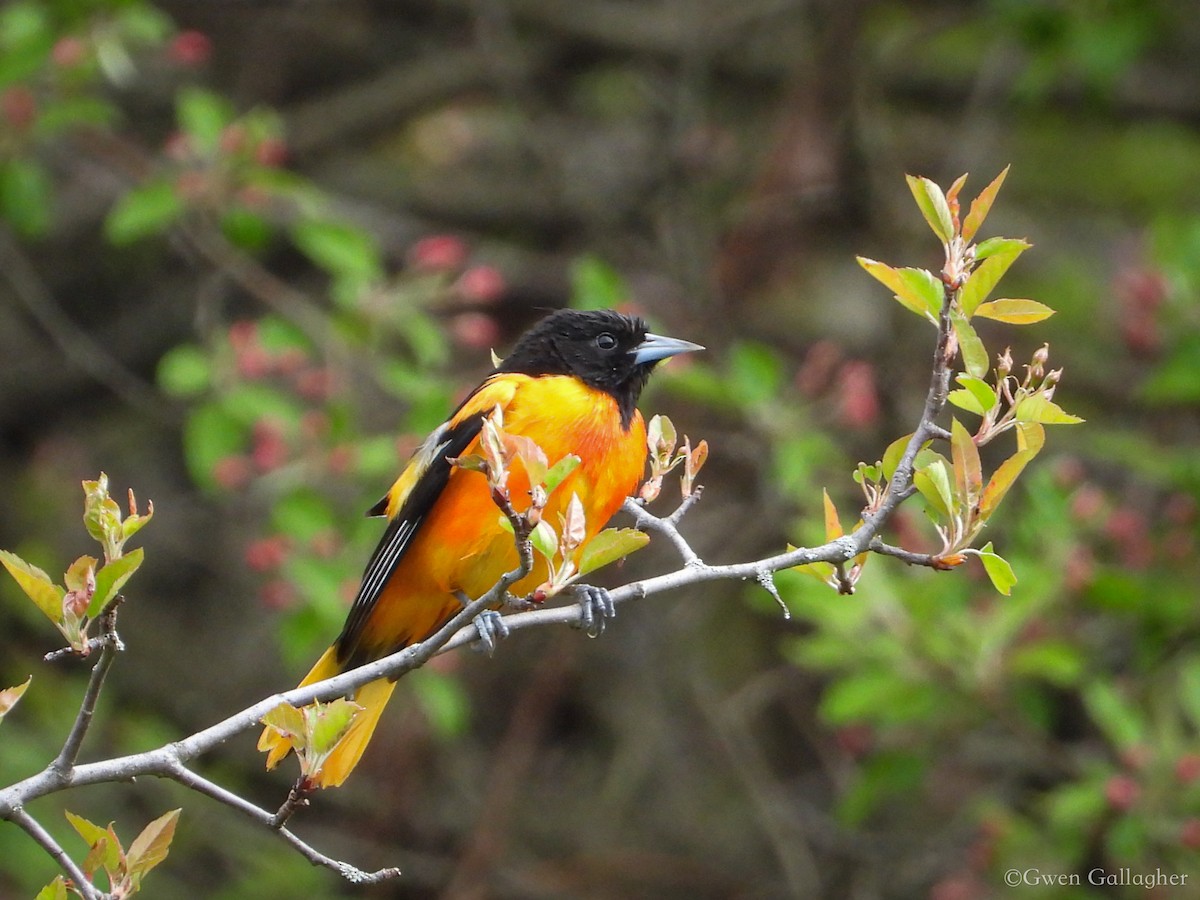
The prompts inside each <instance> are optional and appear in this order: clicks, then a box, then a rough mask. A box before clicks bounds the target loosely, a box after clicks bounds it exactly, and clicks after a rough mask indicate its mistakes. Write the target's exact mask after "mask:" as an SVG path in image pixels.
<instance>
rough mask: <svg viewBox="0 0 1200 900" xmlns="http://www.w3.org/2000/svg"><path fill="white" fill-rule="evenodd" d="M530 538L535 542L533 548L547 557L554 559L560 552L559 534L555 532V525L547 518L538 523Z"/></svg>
mask: <svg viewBox="0 0 1200 900" xmlns="http://www.w3.org/2000/svg"><path fill="white" fill-rule="evenodd" d="M529 540H530V541H532V542H533V549H535V550H536V551H537V552H538V553H540V554H542V556H544V557H546V559H554V557H555V555H556V554H557V553H558V535H557V534H555V533H554V526H552V525H551V524H550V523H549V522H547V521H546V520H545V519H542V520H541V521H540V522H538V523H537V525H536V526H535V527H534V529H533V532H532V533H531V534H530V535H529Z"/></svg>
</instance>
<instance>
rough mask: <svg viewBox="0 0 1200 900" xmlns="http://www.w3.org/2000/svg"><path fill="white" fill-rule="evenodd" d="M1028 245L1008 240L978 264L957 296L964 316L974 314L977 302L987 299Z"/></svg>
mask: <svg viewBox="0 0 1200 900" xmlns="http://www.w3.org/2000/svg"><path fill="white" fill-rule="evenodd" d="M1030 246H1032V245H1031V244H1029V243H1028V242H1027V241H1021V240H1012V241H1009V242H1008V243H1007V244H1006V245H1005V246H1004V247H1003V248H1002V249H997V250H996V251H995V252H993V253H990V254H989V255H988V257H987V258H986V259H985V260H984V261H983V262H981V263H980V264H979V267H978V268H976V269H975V271H974V272H972V273H971V277H970V278H968V279H967V283H966V284H964V285H963V289H962V294H961V295H960V296H959V301H958V302H959V305H960V307H961V308H962V311H963V315H964V316H966V317H967V318H968V319H969V318H971V316H973V315H975V310H976V309H978V308H979V304H980V303H982V302H983V301H984V300H986V299H987V295H988V294H990V293H991V292H992V288H994V287H995V286H996V285H997V284H998V283H999V281H1000V279H1001V278H1002V277H1003V276H1004V273H1005V272H1007V271H1008V269H1009V266H1011V265H1012V264H1013V263H1014V262H1016V260H1017V257H1018V256H1020V255H1021V254H1022V253H1024V252H1025V251H1026V250H1027V249H1029V247H1030ZM976 258H978V255H976Z"/></svg>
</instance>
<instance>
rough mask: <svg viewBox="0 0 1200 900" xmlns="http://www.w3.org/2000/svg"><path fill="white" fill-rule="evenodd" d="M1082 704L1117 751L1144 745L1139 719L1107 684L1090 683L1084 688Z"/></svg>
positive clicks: (1135, 712)
mask: <svg viewBox="0 0 1200 900" xmlns="http://www.w3.org/2000/svg"><path fill="white" fill-rule="evenodd" d="M1083 705H1084V706H1085V707H1086V708H1087V711H1088V715H1090V716H1091V717H1092V721H1094V722H1095V723H1096V724H1097V725H1098V726H1099V727H1100V730H1101V731H1103V732H1104V734H1105V736H1106V737H1107V738H1108V739H1109V740H1110V741H1111V742H1112V743H1113V744H1114V745H1115V746H1116V747H1117V748H1118V749H1127V748H1129V747H1133V746H1135V745H1137V744H1141V743H1144V742H1145V738H1146V734H1145V732H1146V727H1145V723H1144V722H1143V721H1142V717H1141V716H1140V715H1139V714H1138V711H1137V709H1136V707H1134V706H1133V704H1131V703H1130V702H1129V701H1128V700H1126V699H1125V698H1124V697H1122V696H1121V695H1120V694H1119V693H1117V690H1116V688H1114V687H1113V686H1112V685H1111V684H1110V683H1109V682H1107V681H1094V682H1092V683H1091V684H1089V685H1088V686H1087V687H1085V688H1084V690H1083Z"/></svg>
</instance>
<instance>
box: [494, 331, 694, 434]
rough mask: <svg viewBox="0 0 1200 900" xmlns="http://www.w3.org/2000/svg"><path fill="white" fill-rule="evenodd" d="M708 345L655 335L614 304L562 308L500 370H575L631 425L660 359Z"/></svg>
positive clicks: (560, 372) (540, 372) (521, 342)
mask: <svg viewBox="0 0 1200 900" xmlns="http://www.w3.org/2000/svg"><path fill="white" fill-rule="evenodd" d="M703 349H704V348H703V347H701V346H700V345H699V344H693V343H690V342H688V341H680V340H676V339H675V338H667V337H662V336H660V335H656V334H651V333H650V332H649V331H648V330H647V329H646V323H645V322H643V321H642V320H641V319H639V318H637V317H636V316H625V315H622V314H621V313H618V312H614V311H613V310H610V309H604V310H588V311H581V310H575V309H560V310H559V311H558V312H555V313H551V314H550V315H548V316H547V317H546V318H544V319H542V320H541V321H540V322H538V323H537V324H536V325H534V326H533V328H531V329H530V330H529V331H527V332H526V333H525V334H524V335H523V336H522V337H521V339H520V340H519V341H518V342H517V345H516V346H515V347H514V348H513V350H512V352H511V353H510V354H509V355H508V357H507V358H505V360H504V361H503V362H502V363H501V364H500V366H499V367H498V368H497V369H496V371H498V372H519V373H521V374H524V375H574V376H575V377H576V378H578V379H579V380H580V381H582V382H583V383H584V384H586V385H588V386H589V387H594V388H596V389H598V390H601V391H605V392H607V393H609V394H611V395H612V396H613V397H614V398H616V400H617V405H618V407H619V409H620V411H621V423H622V424H623V425H624V426H626V427H628V426H629V423H630V421H632V419H633V411H634V408H635V407H636V405H637V401H638V397H639V396H640V395H641V393H642V388H643V387H645V386H646V380H647V379H648V378H649V377H650V372H651V371H653V369H654V366H655V364H656V363H658V362H659V361H660V360H663V359H666V358H667V357H669V356H674V355H675V354H677V353H687V352H690V351H692V350H703Z"/></svg>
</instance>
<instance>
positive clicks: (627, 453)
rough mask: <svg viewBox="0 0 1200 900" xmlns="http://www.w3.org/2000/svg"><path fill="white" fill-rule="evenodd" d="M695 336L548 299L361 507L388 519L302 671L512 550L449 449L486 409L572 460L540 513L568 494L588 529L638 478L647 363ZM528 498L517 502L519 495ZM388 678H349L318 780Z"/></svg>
mask: <svg viewBox="0 0 1200 900" xmlns="http://www.w3.org/2000/svg"><path fill="white" fill-rule="evenodd" d="M701 349H703V348H702V347H700V346H699V345H697V344H693V343H690V342H688V341H681V340H677V339H675V338H669V337H662V336H660V335H657V334H651V333H650V332H649V331H648V330H647V327H646V324H645V322H643V321H642V320H641V319H639V318H636V317H632V316H626V315H622V314H620V313H617V312H613V311H611V310H597V311H587V312H582V311H578V310H559V311H558V312H555V313H552V314H551V315H549V316H547V317H546V318H544V319H542V320H541V321H540V322H538V323H537V324H536V325H534V327H533V328H532V329H530V330H529V331H528V332H527V333H526V334H525V335H524V336H522V337H521V339H520V340H519V341H518V342H517V345H516V346H515V347H514V348H513V350H512V352H511V353H510V354H509V355H508V356H507V357H506V358H505V359H504V360H503V362H501V363H500V364H499V365H498V366H497V367H496V369H495V370H494V371H493V372H492V373H491V374H490V375H488V376H487V377H486V378H485V379H484V380H483V382H482V383H481V384H480V385H479V386H478V387H476V388H475V389H474V390H473V391H472V392H471V393H470V394H469V395H468V396H467V398H466V399H465V400H463V402H462V403H460V404H459V406H458V408H457V409H455V410H454V412H453V413H452V414H451V415H450V418H449V419H447V420H446V422H445V423H443V424H442V425H441V426H439V427H438V428H437V429H436V430H435V431H434V432H433V433H432V434H430V435H429V437H428V438H426V439H425V441H424V443H423V444H422V445H421V446H420V447H419V448H418V449H417V451H416V452H415V453H414V454H413V456H412V458H411V459H410V460H409V462H408V465H407V466H406V467H405V469H404V471H403V472H402V473H401V475H400V477H399V478H397V479H396V482H395V484H393V485H392V487H391V490H389V491H388V492H387V495H386V496H385V497H384V498H383V499H382V500H380V501H379V503H378V504H376V505H375V506H374V507H373V508H372V509H371V510H370V512H369V513H368V515H379V516H386V517H387V519H388V524H387V528H386V529H385V530H384V533H383V537H382V538H381V539H380V541H379V546H378V547H376V548H375V552H374V553H373V554H371V558H370V560H369V561H368V563H367V567H366V570H365V571H364V572H363V577H362V584H361V585H360V587H359V589H358V595H357V597H356V598H355V600H354V605H353V606H352V607H351V609H350V613H349V615H348V616H347V618H346V623H345V625H344V626H343V628H342V633H341V634H340V635H339V636H338V638H337V640H336V641H334V642H333V646H331V647H330V648H329V649H328V650H326V651H325V653H324V655H323V656H321V658H320V659H319V660H317V663H316V665H314V666H313V668H312V670H311V671H310V672H309V673H308V674H307V675H306V676H305V677H304V680H303V681H301V682H300V685H301V686H303V685H306V684H312V683H314V682H317V681H321V680H323V679H326V678H331V677H332V676H334V675H336V674H338V673H339V672H343V671H345V670H347V669H350V668H353V667H355V666H358V665H362V664H363V663H366V662H370V661H372V660H375V659H378V658H380V657H383V656H387V655H388V654H390V653H393V652H395V651H397V650H400V649H402V648H404V647H406V646H408V645H410V644H414V643H417V642H419V641H422V640H424V639H425V638H427V637H429V636H430V635H432V634H433V633H434V632H435V631H437V629H438V628H440V627H441V626H442V625H444V624H445V623H446V622H447V621H449V619H450V618H451V617H453V616H454V614H455V613H457V612H458V611H459V610H461V609H462V604H463V598H475V597H480V596H482V595H483V594H484V593H486V592H487V591H488V590H489V589H490V588H491V587H492V586H493V585H494V584H495V583H496V582H497V581H498V580H499V579H500V577H501V576H502V575H503V574H504V573H505V572H508V571H511V570H512V569H514V568H516V566H517V563H518V559H517V551H516V547H515V544H514V541H513V537H512V535H511V534H510V533H509V532H508V531H506V530H505V529H503V528H502V527H501V525H500V522H499V518H500V517H499V515H498V512H497V510H496V507H495V504H494V502H493V500H492V498H491V492H490V490H489V487H488V484H487V478H486V477H485V476H484V475H483V474H481V473H479V472H473V471H469V470H467V469H464V468H460V467H456V466H454V465H452V464H451V462H450V460H451V459H453V458H455V457H459V456H464V455H470V454H477V453H479V452H480V451H479V439H480V433H481V431H482V428H483V422H484V419H485V418H486V417H487V416H488V415H489V414H491V413H492V411H493V410H494V409H495V408H496V407H499V408H500V409H501V411H502V414H503V421H504V430H505V431H506V432H508V433H509V434H514V435H523V436H525V437H528V438H530V439H531V440H532V441H534V443H536V444H537V445H538V446H540V447H541V448H542V450H543V451H544V452H545V454H546V457H547V459H549V461H550V462H551V463H554V462H556V461H557V460H559V459H561V458H562V457H564V456H566V455H568V454H574V455H576V456H578V457H579V460H580V463H579V465H578V466H577V467H576V468H575V470H574V471H573V472H572V473H571V474H570V475H568V476H567V478H566V480H565V481H564V482H563V483H562V484H561V485H560V486H559V487H558V488H557V489H556V490H555V491H554V493H553V494H551V495H550V499H549V502H548V504H547V506H546V508H545V510H544V512H543V516H544V517H546V518H547V520H548V521H550V522H556V521H558V515H559V514H560V513H562V512H563V511H564V510H565V507H566V504H567V502H568V501H569V498H570V497H571V495H572V494H576V495H578V497H579V499H580V501H581V502H582V504H583V508H584V511H585V514H586V520H587V527H586V538H585V543H586V541H590V540H591V539H592V538H593V537H594V536H595V535H596V533H597V532H599V531H600V529H601V528H603V527H604V525H605V524H606V523H607V522H608V520H609V519H610V518H611V517H612V515H613V514H614V513H615V512H616V511H617V510H618V509H619V508H620V506H621V503H622V502H623V501H624V499H625V498H626V497H628V496H629V495H630V494H632V493H633V492H634V491H635V490H636V489H637V486H638V483H639V482H640V480H641V478H642V476H643V474H644V469H645V464H646V453H647V448H646V427H645V423H644V422H643V420H642V415H641V413H639V412H638V410H637V401H638V397H639V395H640V394H641V392H642V388H643V387H645V385H646V381H647V379H648V378H649V377H650V373H651V371H653V369H654V367H655V365H656V364H657V363H658V362H660V361H661V360H664V359H667V358H668V357H671V356H674V355H676V354H678V353H688V352H690V351H693V350H701ZM508 488H509V492H510V495H511V496H512V497H513V498H514V500H513V502H514V505H515V506H517V507H518V508H521V507H520V504H518V503H517V499H516V498H519V497H522V496H525V497H528V491H529V481H528V477H527V476H526V475H525V473H524V471H523V470H522V469H521V467H519V466H518V467H514V469H513V470H512V472H511V474H510V479H509V482H508ZM525 505H528V500H526V501H525ZM546 577H547V572H546V565H545V561H544V560H539V561H538V564H536V565H535V566H534V570H533V571H532V572H531V573H530V574H529V575H528V576H526V577H525V578H524V579H522V580H521V581H518V582H517V583H516V584H514V585H513V586H512V589H511V590H512V592H513V593H514V594H515V595H517V596H522V595H524V594H527V593H529V592H530V591H532V590H533V589H534V588H535V587H536V586H537V585H538V584H541V583H542V582H543V581H545V579H546ZM579 593H580V603H581V606H582V607H583V614H582V615H583V618H584V620H585V621H587V622H590V621H591V620H592V617H594V616H604V615H611V614H612V608H611V602H610V601H608V598H607V596H606V594H605V593H604V592H603V591H597V590H596V589H584V590H581V591H580V592H579ZM476 627H477V628H478V629H479V632H480V635H481V637H483V638H484V639H485V641H490V640H491V639H492V636H493V634H494V633H499V634H501V635H502V634H503V633H504V631H505V629H504V627H503V623H502V622H500V621H499V617H498V616H496V614H495V613H492V614H491V615H490V616H489V615H487V614H485V615H484V616H483V617H480V618H479V619H477V620H476ZM394 687H395V682H394V681H391V680H389V679H386V678H385V679H380V680H379V681H374V682H371V683H369V684H367V685H364V686H363V687H362V688H360V689H359V690H358V692H357V694H356V695H355V696H354V698H353V699H354V701H355V702H356V703H357V704H358V705H359V706H361V707H362V711H361V712H360V713H359V714H358V716H357V718H356V719H355V721H354V724H353V725H352V726H351V728H350V730H349V732H348V733H347V735H346V737H345V739H344V740H343V741H342V742H341V743H340V744H339V745H338V747H337V748H336V749H335V750H334V752H333V753H332V754H331V755H330V757H329V758H328V760H327V761H326V762H325V765H324V766H323V768H322V771H321V774H320V775H319V777H318V778H317V786H319V787H334V786H336V785H339V784H341V783H342V782H343V781H345V779H346V777H347V776H348V775H349V774H350V772H351V771H352V770H353V769H354V767H355V765H357V764H358V760H359V758H360V757H361V756H362V754H363V751H364V750H365V749H366V746H367V742H368V741H369V740H370V738H371V734H372V732H374V730H375V726H376V725H377V724H378V722H379V716H380V713H382V712H383V707H384V705H385V704H386V703H387V701H388V699H389V697H390V696H391V694H392V690H393V688H394ZM258 746H259V749H260V750H265V751H268V752H269V755H268V757H267V767H268V768H273V767H274V766H275V765H277V764H278V763H279V762H280V760H282V759H283V758H284V757H285V756H286V755H287V754H288V751H289V750H290V749H291V744H290V743H289V742H288V740H287V739H286V738H285V737H283V736H282V735H280V734H279V733H278V732H274V731H272V730H271V729H268V730H266V731H264V732H263V735H262V737H261V738H260V740H259V743H258Z"/></svg>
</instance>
